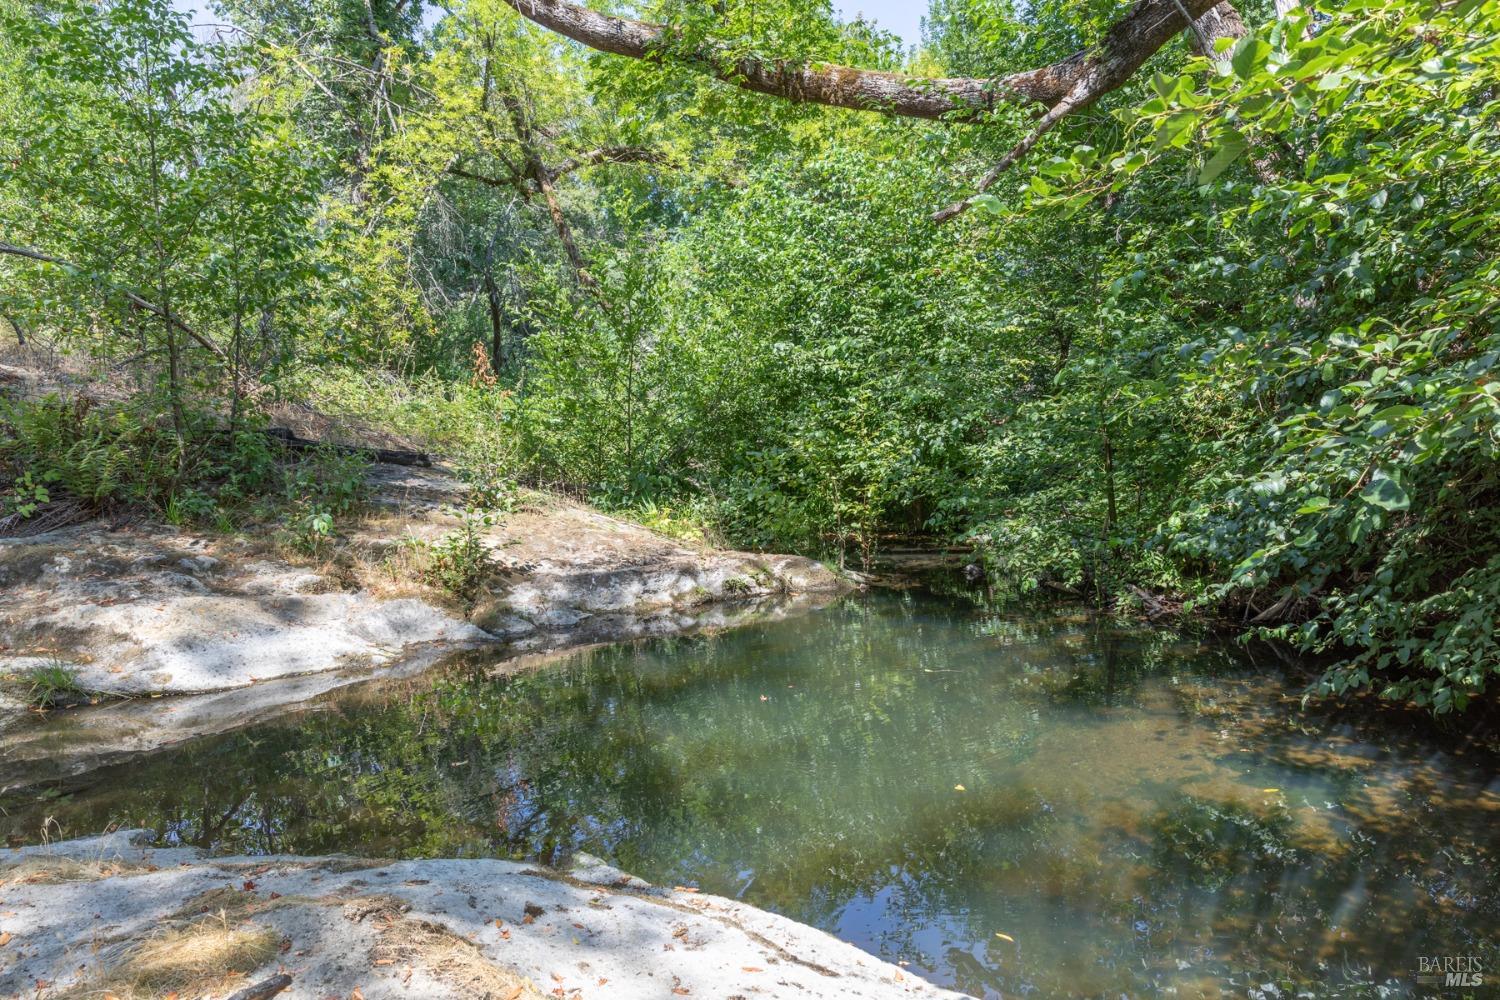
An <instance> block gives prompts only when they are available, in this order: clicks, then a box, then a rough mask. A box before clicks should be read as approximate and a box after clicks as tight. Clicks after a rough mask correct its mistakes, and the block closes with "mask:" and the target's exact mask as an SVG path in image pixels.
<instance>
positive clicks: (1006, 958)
mask: <svg viewBox="0 0 1500 1000" xmlns="http://www.w3.org/2000/svg"><path fill="white" fill-rule="evenodd" d="M1250 655H1251V654H1249V653H1247V652H1245V651H1243V650H1241V649H1239V648H1238V647H1234V646H1230V645H1222V644H1215V643H1204V642H1201V641H1198V640H1194V639H1189V638H1182V637H1177V636H1173V635H1171V634H1167V633H1162V632H1144V631H1131V630H1123V629H1119V628H1116V627H1113V626H1110V625H1108V624H1107V623H1101V622H1099V621H1096V620H1092V619H1089V618H1087V617H1083V616H1075V617H1072V618H1058V617H1055V616H1054V617H1045V618H1041V617H1029V618H1028V617H1017V616H1010V617H999V616H990V615H984V614H981V613H978V612H976V611H974V610H972V609H970V608H967V607H965V606H964V605H962V604H961V603H957V602H953V601H948V600H942V599H937V598H932V597H926V596H922V595H920V594H904V595H900V596H895V595H876V596H872V597H866V598H859V599H852V600H850V601H848V602H845V603H844V604H841V605H839V606H838V607H836V608H834V609H832V610H829V611H827V612H824V613H821V614H819V615H814V616H811V617H807V618H801V619H795V620H791V621H783V622H776V623H768V624H764V625H758V626H750V627H747V628H744V629H740V630H737V631H734V632H729V633H725V634H722V635H719V636H712V637H694V638H691V639H678V640H661V641H653V642H649V643H641V644H635V645H624V646H613V647H606V648H602V649H597V650H590V651H587V652H584V653H579V654H576V655H574V656H571V657H570V658H568V659H566V660H564V661H562V662H561V663H560V664H558V665H556V666H553V667H550V668H548V669H546V670H542V671H538V672H534V673H530V674H525V675H521V676H514V677H492V676H491V675H490V667H489V665H488V664H486V663H485V662H483V661H482V660H480V659H470V660H468V661H466V662H462V663H458V664H455V665H454V666H453V667H451V668H450V669H448V670H447V671H445V672H443V673H441V674H439V675H435V676H428V677H425V678H419V679H415V680H411V681H406V682H400V683H397V684H393V685H388V686H386V687H383V688H379V689H375V690H373V691H368V692H365V693H363V694H362V695H360V696H359V697H358V698H357V699H348V698H346V699H344V700H342V701H331V702H329V703H328V704H327V706H326V710H325V711H321V712H315V713H308V714H304V715H302V716H300V717H298V718H296V719H291V720H286V721H285V722H283V723H280V724H276V725H265V726H259V727H256V728H254V729H250V730H246V731H244V732H241V733H238V734H235V735H232V736H229V737H222V738H217V739H213V740H207V741H202V742H199V743H195V744H192V745H189V746H186V747H183V748H181V749H178V750H176V751H174V752H172V753H168V754H163V755H160V756H158V757H156V758H154V759H152V760H150V761H148V762H146V763H136V764H131V765H127V766H122V767H120V768H115V769H111V770H107V771H101V772H96V773H95V774H93V775H91V776H90V777H89V779H88V785H87V787H85V788H81V789H76V790H72V791H70V792H62V791H60V790H53V791H52V792H50V793H45V794H44V795H42V796H41V797H38V796H37V795H36V794H35V793H29V794H28V795H27V796H25V797H13V798H12V799H10V800H8V801H5V802H3V803H0V804H3V806H4V808H5V810H6V814H5V816H4V818H3V819H0V824H3V825H4V826H5V827H6V828H7V829H8V832H10V833H11V834H13V835H16V836H20V837H30V836H32V835H33V834H34V833H35V832H36V831H38V830H39V829H40V824H41V822H42V820H43V818H44V817H47V816H51V817H54V818H55V819H56V820H57V822H58V823H60V824H61V826H62V827H63V828H64V830H65V831H66V832H67V833H68V834H69V835H78V834H84V833H88V832H94V831H97V830H98V829H100V828H102V827H104V826H105V825H106V824H108V823H118V824H122V825H131V826H149V827H151V828H152V829H155V830H157V831H159V834H160V837H161V840H162V841H163V842H182V843H193V844H202V845H213V846H219V847H223V848H226V849H233V850H237V851H251V852H299V853H319V852H331V851H352V852H356V853H362V854H368V855H381V856H424V855H425V856H435V855H444V856H465V855H471V856H478V855H484V856H494V855H498V856H506V857H517V858H536V859H541V860H544V861H549V862H557V861H559V860H561V859H563V858H564V857H565V856H566V855H567V854H569V853H571V852H573V851H578V850H584V851H588V852H589V853H592V854H596V855H600V856H603V857H606V858H608V859H610V860H611V861H612V862H614V863H615V864H617V865H619V866H620V867H622V868H624V869H626V870H629V871H632V872H635V873H637V874H639V875H641V876H643V877H645V878H647V879H650V880H652V881H656V882H662V883H667V884H695V885H700V886H702V887H703V888H704V889H705V890H707V891H711V892H716V893H721V894H724V895H730V896H739V897H742V898H744V899H746V900H748V901H750V902H753V903H755V904H757V905H760V906H765V907H768V908H771V909H775V910H777V911H779V912H782V913H786V914H788V915H790V916H793V917H796V918H798V919H801V920H805V921H808V922H810V923H813V924H816V925H818V926H820V927H824V928H826V929H828V930H830V931H832V932H833V933H835V934H838V935H839V936H841V937H843V938H845V939H847V940H850V941H853V942H855V943H856V944H859V945H860V946H862V947H865V948H867V949H869V950H870V951H873V952H875V953H877V954H880V955H882V956H883V957H885V958H888V959H890V960H892V961H904V962H908V963H910V965H909V968H910V969H911V970H912V971H913V972H917V973H920V974H923V975H927V976H929V977H930V978H932V979H934V980H937V981H939V982H943V983H946V984H951V985H955V986H957V987H958V988H960V989H963V990H966V991H968V992H971V993H974V994H976V995H986V996H987V995H1015V994H1026V993H1036V994H1038V995H1044V996H1065V995H1078V996H1095V995H1101V994H1109V995H1118V994H1120V993H1121V992H1125V993H1129V994H1132V995H1141V994H1147V995H1149V994H1157V993H1160V992H1163V991H1166V990H1176V991H1177V994H1178V995H1180V996H1218V995H1221V993H1222V994H1223V995H1230V994H1233V995H1241V996H1242V995H1244V994H1245V991H1246V990H1247V989H1248V988H1252V987H1253V988H1256V989H1259V988H1261V987H1262V986H1263V985H1264V984H1266V983H1271V984H1273V985H1275V986H1276V987H1277V988H1278V989H1285V988H1287V987H1289V986H1293V985H1295V986H1297V987H1299V988H1311V989H1314V990H1316V991H1317V994H1318V995H1325V994H1326V993H1327V992H1329V991H1330V990H1338V989H1347V990H1349V991H1351V995H1353V993H1354V992H1357V991H1358V990H1360V989H1364V988H1367V987H1368V986H1369V985H1370V984H1377V983H1383V982H1388V981H1389V982H1391V983H1392V984H1393V985H1394V987H1396V988H1398V989H1407V988H1410V986H1411V983H1412V978H1411V970H1412V969H1414V968H1415V965H1416V956H1417V955H1423V954H1469V955H1481V956H1486V957H1487V958H1489V959H1490V962H1487V963H1486V964H1489V965H1490V966H1491V967H1500V960H1496V956H1495V955H1494V954H1493V949H1494V944H1493V942H1494V941H1495V940H1496V937H1497V935H1496V931H1497V930H1500V912H1497V910H1500V892H1497V888H1500V886H1497V884H1496V883H1497V874H1496V866H1495V863H1494V862H1495V854H1496V849H1497V843H1496V834H1495V830H1496V823H1495V820H1496V817H1497V813H1500V785H1497V784H1496V783H1495V782H1494V780H1493V779H1494V774H1495V769H1494V764H1493V758H1492V757H1491V756H1489V755H1488V754H1487V753H1486V752H1484V751H1483V750H1482V749H1481V748H1476V747H1475V746H1474V745H1473V744H1472V742H1471V743H1469V744H1467V745H1466V744H1463V743H1454V744H1451V745H1448V746H1447V748H1446V750H1445V749H1444V745H1443V744H1442V743H1441V742H1440V741H1434V740H1432V739H1426V738H1421V739H1419V738H1417V737H1415V736H1412V735H1410V734H1408V735H1407V737H1406V742H1405V743H1404V744H1401V743H1393V742H1390V741H1389V740H1387V741H1386V742H1379V741H1375V740H1372V739H1371V738H1370V736H1369V733H1371V732H1377V731H1380V730H1374V729H1371V730H1369V731H1368V732H1367V731H1365V730H1364V729H1362V728H1361V726H1360V725H1359V723H1358V722H1357V721H1349V720H1341V721H1340V722H1339V723H1338V724H1337V725H1335V724H1334V723H1332V722H1330V721H1329V720H1327V719H1322V718H1317V717H1309V716H1306V715H1302V714H1300V713H1299V712H1298V711H1297V710H1296V701H1295V698H1294V697H1292V696H1291V694H1290V693H1288V692H1287V690H1286V688H1285V686H1284V685H1283V684H1282V683H1281V682H1280V681H1279V680H1277V679H1276V678H1275V676H1274V675H1273V674H1271V673H1269V672H1268V671H1269V669H1270V667H1271V664H1270V663H1264V664H1257V663H1254V662H1251V659H1250Z"/></svg>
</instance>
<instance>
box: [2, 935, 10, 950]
mask: <svg viewBox="0 0 1500 1000" xmlns="http://www.w3.org/2000/svg"><path fill="white" fill-rule="evenodd" d="M10 939H11V933H10V931H0V948H4V947H5V946H6V945H8V944H10Z"/></svg>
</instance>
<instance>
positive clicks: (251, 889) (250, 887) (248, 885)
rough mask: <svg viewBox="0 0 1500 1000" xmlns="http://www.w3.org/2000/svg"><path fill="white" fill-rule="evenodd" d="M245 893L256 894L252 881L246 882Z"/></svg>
mask: <svg viewBox="0 0 1500 1000" xmlns="http://www.w3.org/2000/svg"><path fill="white" fill-rule="evenodd" d="M245 891H246V892H254V891H255V883H254V882H252V881H250V880H249V879H246V880H245Z"/></svg>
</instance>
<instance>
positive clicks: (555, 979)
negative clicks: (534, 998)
mask: <svg viewBox="0 0 1500 1000" xmlns="http://www.w3.org/2000/svg"><path fill="white" fill-rule="evenodd" d="M552 981H553V982H554V983H560V982H562V981H563V978H562V976H559V975H558V974H557V973H555V972H554V973H552Z"/></svg>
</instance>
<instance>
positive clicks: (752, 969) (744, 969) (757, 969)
mask: <svg viewBox="0 0 1500 1000" xmlns="http://www.w3.org/2000/svg"><path fill="white" fill-rule="evenodd" d="M740 971H741V972H765V971H766V970H765V969H762V968H761V967H760V966H758V965H742V966H740Z"/></svg>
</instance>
